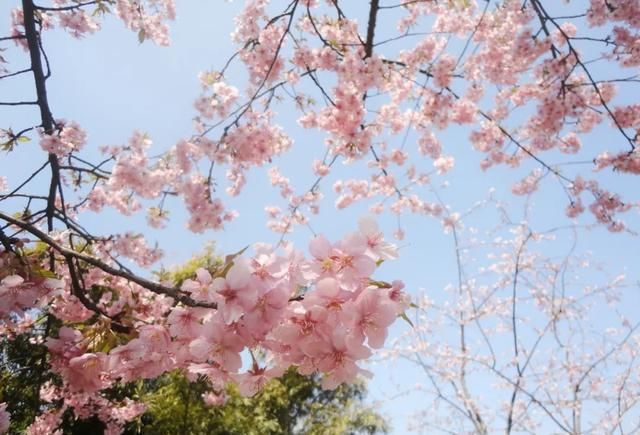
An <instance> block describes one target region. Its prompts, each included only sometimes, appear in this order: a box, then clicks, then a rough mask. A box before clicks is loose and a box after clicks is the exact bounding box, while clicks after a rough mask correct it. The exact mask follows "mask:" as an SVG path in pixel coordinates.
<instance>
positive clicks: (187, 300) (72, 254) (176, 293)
mask: <svg viewBox="0 0 640 435" xmlns="http://www.w3.org/2000/svg"><path fill="white" fill-rule="evenodd" d="M0 219H2V220H4V221H6V222H8V223H10V224H11V225H15V226H17V227H19V228H21V229H22V230H24V231H26V232H28V233H30V234H32V235H33V236H35V237H37V239H38V240H39V241H41V242H43V243H45V244H47V245H48V246H50V247H51V248H52V249H53V250H55V251H57V252H59V253H60V254H61V255H62V256H63V257H65V258H67V257H69V258H75V259H77V260H80V261H83V262H85V263H87V264H90V265H91V266H94V267H97V268H98V269H100V270H102V271H103V272H105V273H108V274H109V275H113V276H117V277H120V278H124V279H126V280H128V281H131V282H133V283H135V284H138V285H139V286H140V287H143V288H145V289H147V290H149V291H151V292H153V293H156V294H160V295H165V296H169V297H171V298H174V299H176V300H177V301H179V302H182V303H183V304H185V305H188V306H192V307H204V308H212V309H215V308H217V305H216V304H207V303H203V302H197V301H195V300H193V299H191V297H189V296H188V295H186V294H184V293H183V292H182V291H181V290H180V289H179V288H175V287H167V286H165V285H162V284H160V283H156V282H153V281H150V280H148V279H146V278H142V277H140V276H138V275H135V274H133V273H130V272H126V271H123V270H121V269H117V268H115V267H113V266H110V265H109V264H107V263H105V262H104V261H102V260H99V259H97V258H95V257H92V256H90V255H86V254H83V253H80V252H76V251H74V250H72V249H69V248H66V247H64V246H62V245H60V244H59V243H58V242H57V241H55V240H54V239H53V238H52V237H50V236H49V235H47V234H46V233H45V232H43V231H41V230H39V229H38V228H36V227H35V226H34V225H32V224H30V223H28V222H24V221H23V220H21V219H16V218H14V217H11V216H10V215H7V214H5V213H3V212H0Z"/></svg>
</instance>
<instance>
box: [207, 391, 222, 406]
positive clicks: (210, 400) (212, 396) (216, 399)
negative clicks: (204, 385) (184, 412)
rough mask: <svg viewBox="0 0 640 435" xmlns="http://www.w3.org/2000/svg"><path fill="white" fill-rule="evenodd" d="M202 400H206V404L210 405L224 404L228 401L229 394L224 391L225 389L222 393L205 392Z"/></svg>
mask: <svg viewBox="0 0 640 435" xmlns="http://www.w3.org/2000/svg"><path fill="white" fill-rule="evenodd" d="M202 400H203V401H204V403H205V405H207V406H210V407H215V406H222V405H224V404H225V403H226V401H227V395H226V394H225V393H224V391H223V392H220V393H214V392H209V393H203V394H202Z"/></svg>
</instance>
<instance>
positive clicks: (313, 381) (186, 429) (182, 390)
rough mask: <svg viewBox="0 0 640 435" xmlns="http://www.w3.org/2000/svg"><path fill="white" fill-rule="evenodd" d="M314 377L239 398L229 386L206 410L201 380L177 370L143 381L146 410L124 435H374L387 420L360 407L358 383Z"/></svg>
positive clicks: (279, 382)
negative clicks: (330, 384) (324, 383)
mask: <svg viewBox="0 0 640 435" xmlns="http://www.w3.org/2000/svg"><path fill="white" fill-rule="evenodd" d="M319 381H320V379H319V377H318V376H312V377H305V376H301V375H299V374H298V373H297V372H295V371H294V370H290V371H288V372H287V373H285V375H284V376H282V377H281V378H279V379H274V380H272V381H270V382H269V383H268V384H267V385H266V386H265V388H264V389H263V390H262V391H261V392H260V393H258V394H257V395H256V396H255V397H251V398H247V397H242V396H240V394H239V393H238V392H237V390H236V389H235V388H233V387H230V388H229V389H228V390H227V392H226V394H227V402H226V403H225V404H224V405H222V406H217V407H208V406H207V405H205V403H204V401H203V400H202V394H203V393H205V392H207V391H208V388H207V385H206V383H205V382H203V381H201V380H198V381H196V382H189V381H188V379H187V378H186V377H185V376H184V375H182V374H181V373H179V372H172V373H170V374H166V375H164V376H162V377H160V378H158V379H157V380H155V381H152V382H147V383H146V385H145V386H144V388H145V390H146V391H144V392H143V393H142V394H141V396H140V397H141V399H142V400H143V401H144V402H145V403H147V405H148V410H147V412H146V413H145V414H144V415H143V416H142V418H141V419H140V421H139V422H137V423H136V424H134V425H132V426H131V427H129V428H128V431H127V433H129V434H149V435H151V434H177V433H180V434H202V435H204V434H214V435H215V434H220V435H222V434H229V435H235V434H237V435H263V434H265V435H266V434H273V435H275V434H297V433H299V434H311V435H321V434H322V435H325V434H354V435H355V434H379V433H386V432H388V427H387V424H386V422H385V421H384V420H383V419H382V417H381V416H380V415H378V414H376V413H375V412H374V411H373V410H371V409H369V408H366V407H365V406H364V405H363V404H362V400H363V398H364V393H365V387H364V385H363V384H355V385H342V386H340V387H338V388H337V389H335V390H332V391H325V390H322V389H321V388H320V382H319Z"/></svg>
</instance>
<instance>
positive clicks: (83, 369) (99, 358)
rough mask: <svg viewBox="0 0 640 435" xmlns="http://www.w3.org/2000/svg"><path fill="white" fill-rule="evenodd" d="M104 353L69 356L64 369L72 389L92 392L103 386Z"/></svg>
mask: <svg viewBox="0 0 640 435" xmlns="http://www.w3.org/2000/svg"><path fill="white" fill-rule="evenodd" d="M105 362H106V355H105V354H104V353H101V352H100V353H85V354H84V355H81V356H79V357H75V358H71V359H70V360H69V364H68V366H67V369H66V380H67V382H68V383H69V387H70V388H71V389H72V390H76V391H84V392H86V393H93V392H95V391H98V390H100V389H101V388H104V386H105V382H104V379H103V377H104V370H105Z"/></svg>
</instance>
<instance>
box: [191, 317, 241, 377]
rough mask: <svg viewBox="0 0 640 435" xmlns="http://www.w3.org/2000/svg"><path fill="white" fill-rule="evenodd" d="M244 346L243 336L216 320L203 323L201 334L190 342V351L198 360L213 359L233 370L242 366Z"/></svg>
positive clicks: (221, 365)
mask: <svg viewBox="0 0 640 435" xmlns="http://www.w3.org/2000/svg"><path fill="white" fill-rule="evenodd" d="M243 348H244V344H243V340H242V339H241V337H239V336H238V335H237V334H236V333H235V332H233V330H231V329H229V328H228V327H227V325H225V324H223V323H221V322H217V321H215V320H211V321H209V322H207V323H205V324H204V325H202V329H201V336H200V337H198V338H196V339H195V340H193V341H192V342H191V343H190V344H189V351H190V352H191V354H192V355H193V357H194V358H196V360H197V361H207V360H213V361H215V362H216V363H217V364H219V365H220V367H221V368H223V369H225V370H228V371H231V372H235V371H237V370H239V369H240V367H241V366H242V360H241V359H240V352H241V351H242V349H243Z"/></svg>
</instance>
